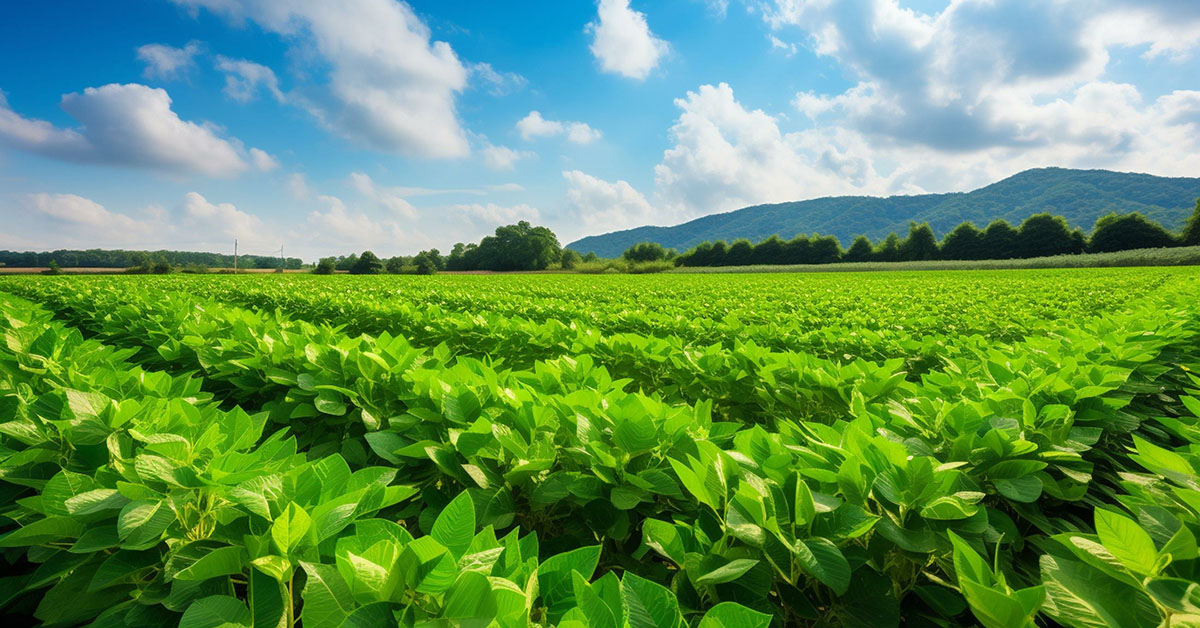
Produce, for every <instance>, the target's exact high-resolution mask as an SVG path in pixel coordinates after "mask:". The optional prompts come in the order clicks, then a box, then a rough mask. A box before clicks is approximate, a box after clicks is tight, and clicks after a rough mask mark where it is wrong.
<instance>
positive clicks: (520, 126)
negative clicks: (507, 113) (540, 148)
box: [517, 111, 563, 140]
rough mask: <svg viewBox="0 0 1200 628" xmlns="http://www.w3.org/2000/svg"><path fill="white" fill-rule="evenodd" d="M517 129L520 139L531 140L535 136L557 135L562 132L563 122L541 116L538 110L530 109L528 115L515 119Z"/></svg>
mask: <svg viewBox="0 0 1200 628" xmlns="http://www.w3.org/2000/svg"><path fill="white" fill-rule="evenodd" d="M517 131H518V132H520V134H521V138H522V139H525V140H531V139H533V138H535V137H550V136H553V135H558V134H559V133H562V132H563V124H562V122H558V121H556V120H547V119H545V118H543V117H542V113H541V112H540V111H530V112H529V115H527V116H525V117H524V118H521V119H520V120H518V121H517Z"/></svg>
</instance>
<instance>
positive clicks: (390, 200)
mask: <svg viewBox="0 0 1200 628" xmlns="http://www.w3.org/2000/svg"><path fill="white" fill-rule="evenodd" d="M350 187H352V188H354V189H355V190H356V191H357V192H358V193H359V194H361V195H363V196H365V197H366V198H368V199H370V200H371V201H373V202H374V203H376V204H377V205H379V206H380V207H383V208H385V209H387V210H388V211H390V212H392V213H393V214H395V215H397V216H400V217H402V218H406V219H408V220H415V219H416V218H417V208H415V207H413V205H412V203H409V202H408V200H406V199H405V198H404V190H403V189H402V188H389V187H386V186H381V185H378V184H376V183H375V181H374V180H372V179H371V177H370V176H368V175H367V174H365V173H362V172H352V173H350Z"/></svg>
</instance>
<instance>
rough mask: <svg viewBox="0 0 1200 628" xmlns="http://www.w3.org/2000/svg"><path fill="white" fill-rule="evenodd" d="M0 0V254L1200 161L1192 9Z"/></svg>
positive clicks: (569, 226)
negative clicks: (4, 2) (0, 2)
mask: <svg viewBox="0 0 1200 628" xmlns="http://www.w3.org/2000/svg"><path fill="white" fill-rule="evenodd" d="M10 4H11V6H6V8H5V19H4V20H3V22H2V23H0V59H3V60H4V62H3V63H0V93H2V94H3V98H2V99H0V220H2V221H3V224H4V228H2V229H0V248H10V249H22V250H24V249H50V248H59V247H71V248H74V247H93V246H95V247H106V248H107V247H126V248H179V249H197V250H226V249H230V248H231V246H232V241H233V239H234V238H238V239H239V241H240V242H241V247H242V250H243V251H246V252H251V253H267V252H269V251H275V250H278V247H279V246H284V247H285V252H287V253H290V254H296V255H300V256H302V257H305V258H306V259H315V258H316V257H317V256H320V255H327V254H335V253H346V252H350V251H361V250H363V249H367V248H370V249H372V250H374V251H376V252H377V253H379V254H381V255H394V254H400V253H413V252H415V251H417V250H419V249H423V248H428V247H438V248H440V249H441V250H443V251H446V250H448V249H449V247H450V245H452V244H453V243H454V242H456V241H472V240H477V239H478V238H479V237H480V236H482V235H484V234H486V233H488V232H490V231H492V230H493V229H494V228H495V227H496V226H497V225H499V224H504V223H508V222H512V221H515V220H519V219H528V220H531V221H533V222H536V223H540V224H546V225H548V226H550V227H552V228H553V229H554V230H555V231H556V232H557V233H559V235H560V239H561V240H562V241H563V243H564V244H565V243H566V242H569V241H571V240H574V239H577V238H579V237H582V236H584V235H590V234H595V233H602V232H607V231H611V230H614V229H619V228H626V227H632V226H638V225H641V224H675V223H678V222H681V221H684V220H688V219H691V218H695V217H698V216H702V215H705V214H710V213H714V212H723V211H730V210H733V209H736V208H738V207H742V206H745V205H748V204H753V203H762V202H778V201H785V200H798V199H804V198H813V197H818V196H826V195H831V194H872V195H887V194H905V193H918V192H942V191H953V190H968V189H972V188H974V187H978V186H980V185H984V184H987V183H989V182H991V181H994V180H996V179H999V178H1002V177H1004V176H1008V175H1010V174H1013V173H1015V172H1018V171H1020V170H1023V169H1025V168H1029V167H1037V166H1049V165H1056V166H1066V167H1081V168H1111V169H1116V170H1125V171H1138V172H1150V173H1153V174H1159V175H1169V176H1188V175H1191V176H1195V175H1196V174H1197V173H1198V172H1200V170H1197V168H1196V166H1195V164H1197V163H1200V91H1198V90H1200V79H1198V77H1200V62H1198V61H1197V47H1198V45H1200V3H1197V2H1194V1H1193V0H1138V1H1133V0H1058V1H1056V2H1043V1H1040V0H1008V1H991V0H955V1H954V2H945V1H938V0H920V1H915V2H897V1H896V0H843V1H838V0H727V1H718V0H656V1H654V2H649V1H647V0H599V1H597V2H593V1H590V0H580V1H563V2H522V3H517V2H447V1H440V2H437V1H421V2H416V1H414V2H411V3H404V2H398V1H397V0H356V1H346V2H342V3H330V2H324V1H322V0H128V1H126V2H122V3H119V4H113V3H96V2H85V1H74V2H70V1H63V2H35V3H10Z"/></svg>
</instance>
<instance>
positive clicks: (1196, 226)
mask: <svg viewBox="0 0 1200 628" xmlns="http://www.w3.org/2000/svg"><path fill="white" fill-rule="evenodd" d="M1180 242H1181V243H1182V244H1183V245H1184V246H1198V245H1200V198H1198V199H1196V211H1193V212H1192V217H1191V218H1188V221H1187V225H1186V226H1184V228H1183V236H1182V237H1181V238H1180Z"/></svg>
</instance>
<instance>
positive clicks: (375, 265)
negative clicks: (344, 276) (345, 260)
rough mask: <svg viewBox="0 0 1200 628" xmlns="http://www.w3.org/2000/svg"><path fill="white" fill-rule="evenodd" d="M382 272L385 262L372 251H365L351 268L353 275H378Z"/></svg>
mask: <svg viewBox="0 0 1200 628" xmlns="http://www.w3.org/2000/svg"><path fill="white" fill-rule="evenodd" d="M382 272H383V261H382V260H380V259H379V258H378V257H377V256H376V255H375V254H374V253H372V252H371V251H363V254H362V255H360V256H359V257H358V259H357V260H355V262H354V265H353V266H351V267H350V274H351V275H378V274H379V273H382Z"/></svg>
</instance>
